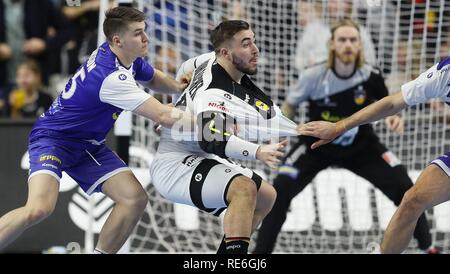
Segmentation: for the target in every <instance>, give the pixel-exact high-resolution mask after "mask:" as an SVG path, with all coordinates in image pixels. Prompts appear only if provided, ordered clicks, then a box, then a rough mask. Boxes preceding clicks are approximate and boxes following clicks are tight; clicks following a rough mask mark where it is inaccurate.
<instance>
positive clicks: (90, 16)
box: [61, 0, 100, 73]
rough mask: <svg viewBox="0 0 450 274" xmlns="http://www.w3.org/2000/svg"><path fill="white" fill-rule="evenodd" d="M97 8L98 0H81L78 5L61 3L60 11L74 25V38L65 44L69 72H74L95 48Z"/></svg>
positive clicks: (98, 7) (98, 6)
mask: <svg viewBox="0 0 450 274" xmlns="http://www.w3.org/2000/svg"><path fill="white" fill-rule="evenodd" d="M61 1H62V0H61ZM62 2H65V1H62ZM99 9H100V0H82V1H81V6H79V7H76V6H74V7H70V6H67V5H62V12H63V13H64V15H65V16H66V17H67V19H69V21H70V22H71V23H72V24H73V25H74V26H75V36H74V39H73V40H71V43H70V44H68V45H67V49H68V50H69V56H70V57H69V65H68V72H69V73H72V72H74V71H75V70H76V69H77V68H78V67H79V66H80V64H82V63H84V62H85V61H86V60H87V59H88V58H89V55H90V54H91V53H92V51H94V50H95V49H96V48H97V36H98V18H99Z"/></svg>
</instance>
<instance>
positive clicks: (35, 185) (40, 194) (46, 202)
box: [0, 174, 59, 250]
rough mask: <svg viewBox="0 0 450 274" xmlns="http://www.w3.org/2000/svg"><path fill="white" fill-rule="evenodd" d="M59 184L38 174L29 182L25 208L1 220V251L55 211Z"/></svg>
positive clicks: (13, 211) (8, 214)
mask: <svg viewBox="0 0 450 274" xmlns="http://www.w3.org/2000/svg"><path fill="white" fill-rule="evenodd" d="M58 193H59V183H58V181H57V180H56V179H55V178H54V177H53V176H50V175H48V174H36V175H35V176H33V177H31V178H30V180H29V182H28V199H27V202H26V204H25V206H23V207H19V208H17V209H14V210H12V211H10V212H8V213H6V214H5V215H4V216H3V217H1V218H0V250H1V249H3V248H5V247H6V246H7V245H8V244H9V243H11V242H12V241H14V240H15V239H17V237H19V236H20V235H21V234H22V233H23V232H24V231H25V230H26V229H27V228H29V227H31V226H33V225H35V224H37V223H39V222H41V221H42V220H44V219H45V218H47V217H48V216H49V215H50V214H51V213H52V212H53V210H54V209H55V205H56V201H57V200H58Z"/></svg>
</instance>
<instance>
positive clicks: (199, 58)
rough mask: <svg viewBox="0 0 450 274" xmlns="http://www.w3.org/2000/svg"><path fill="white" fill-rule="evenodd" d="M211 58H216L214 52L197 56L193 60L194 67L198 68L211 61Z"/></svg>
mask: <svg viewBox="0 0 450 274" xmlns="http://www.w3.org/2000/svg"><path fill="white" fill-rule="evenodd" d="M212 58H214V59H215V58H216V53H215V52H214V51H212V52H208V53H204V54H202V55H199V56H197V57H195V59H194V67H195V68H197V67H198V66H200V65H201V64H203V63H205V62H207V61H209V60H211V59H212Z"/></svg>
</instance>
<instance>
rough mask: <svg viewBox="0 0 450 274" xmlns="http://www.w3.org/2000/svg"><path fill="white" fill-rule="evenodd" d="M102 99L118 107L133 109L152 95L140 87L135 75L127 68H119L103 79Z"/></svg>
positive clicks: (100, 94)
mask: <svg viewBox="0 0 450 274" xmlns="http://www.w3.org/2000/svg"><path fill="white" fill-rule="evenodd" d="M99 97H100V101H102V102H104V103H108V104H111V105H113V106H116V107H118V108H121V109H124V110H129V111H133V110H135V109H136V108H137V107H138V106H140V105H141V104H142V103H143V102H144V101H146V100H147V99H149V98H150V97H151V95H149V94H147V93H146V92H145V91H144V90H142V89H140V88H139V87H138V86H137V84H136V81H135V80H134V78H133V76H132V75H131V74H130V73H129V72H128V71H126V70H117V71H115V72H113V73H111V74H110V75H108V76H107V77H106V78H105V80H103V83H102V86H101V87H100V92H99Z"/></svg>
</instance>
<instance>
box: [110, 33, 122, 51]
mask: <svg viewBox="0 0 450 274" xmlns="http://www.w3.org/2000/svg"><path fill="white" fill-rule="evenodd" d="M112 42H113V45H115V46H118V47H119V48H121V47H122V43H121V41H120V37H119V35H114V36H113V37H112Z"/></svg>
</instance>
